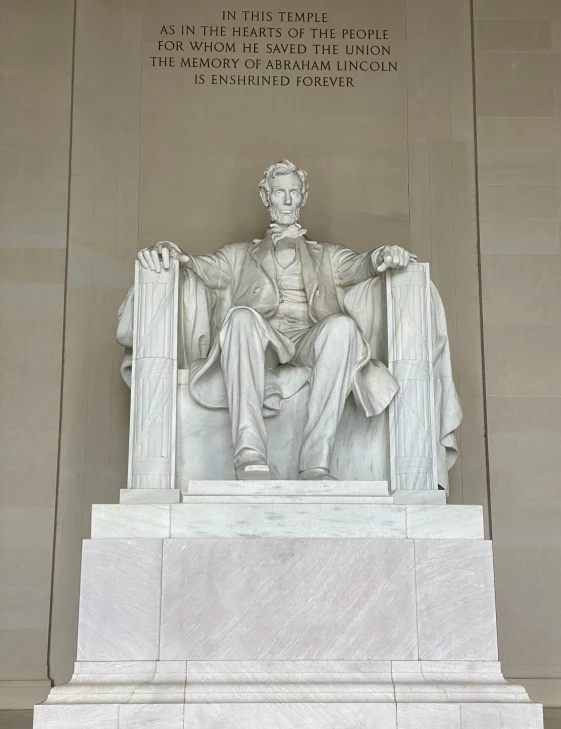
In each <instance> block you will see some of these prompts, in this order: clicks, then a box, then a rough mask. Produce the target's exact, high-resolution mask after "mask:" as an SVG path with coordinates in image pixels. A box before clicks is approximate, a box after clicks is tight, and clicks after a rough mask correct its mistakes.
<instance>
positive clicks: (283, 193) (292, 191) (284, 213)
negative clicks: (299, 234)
mask: <svg viewBox="0 0 561 729" xmlns="http://www.w3.org/2000/svg"><path fill="white" fill-rule="evenodd" d="M303 202H304V196H303V194H302V180H301V179H300V176H299V175H297V174H296V172H291V173H290V174H289V175H277V176H276V177H274V178H273V180H272V182H271V192H270V193H269V214H270V216H271V220H272V221H273V222H274V223H280V224H281V225H292V224H293V223H297V222H298V218H299V217H300V208H301V207H302V204H303Z"/></svg>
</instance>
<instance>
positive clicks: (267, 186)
mask: <svg viewBox="0 0 561 729" xmlns="http://www.w3.org/2000/svg"><path fill="white" fill-rule="evenodd" d="M292 172H296V174H297V175H298V177H299V178H300V179H301V180H302V204H304V203H305V202H306V197H307V196H308V188H309V187H310V186H309V185H308V183H307V182H306V177H307V176H308V173H307V172H305V171H304V170H299V169H297V167H296V165H295V164H293V163H292V162H290V160H287V159H283V160H281V161H280V162H275V164H273V165H269V166H268V167H267V169H266V170H265V176H264V177H263V179H262V180H261V182H260V183H259V193H260V195H261V200H263V203H264V204H265V205H266V206H267V207H269V195H270V193H271V190H272V186H271V180H273V179H274V178H275V177H276V176H277V175H290V174H291V173H292Z"/></svg>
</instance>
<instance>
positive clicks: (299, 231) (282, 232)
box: [269, 223, 308, 244]
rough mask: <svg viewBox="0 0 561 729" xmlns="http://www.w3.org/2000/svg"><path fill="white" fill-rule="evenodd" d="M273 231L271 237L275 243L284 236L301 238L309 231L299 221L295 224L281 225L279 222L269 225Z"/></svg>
mask: <svg viewBox="0 0 561 729" xmlns="http://www.w3.org/2000/svg"><path fill="white" fill-rule="evenodd" d="M269 229H270V231H271V238H272V239H273V243H275V244H276V243H277V242H278V241H279V240H282V239H283V238H301V237H302V236H304V235H306V233H307V232H308V231H307V230H306V228H302V226H301V225H300V224H299V223H294V224H293V225H279V223H273V224H272V225H270V226H269Z"/></svg>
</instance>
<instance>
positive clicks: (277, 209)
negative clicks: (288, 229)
mask: <svg viewBox="0 0 561 729" xmlns="http://www.w3.org/2000/svg"><path fill="white" fill-rule="evenodd" d="M300 208H301V206H300V205H299V206H298V207H297V208H295V209H294V210H290V211H285V210H283V209H282V206H280V205H278V206H277V205H274V204H273V203H269V215H270V216H271V220H272V221H273V223H278V224H279V225H294V223H297V222H298V220H299V219H300Z"/></svg>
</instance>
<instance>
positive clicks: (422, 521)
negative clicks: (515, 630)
mask: <svg viewBox="0 0 561 729" xmlns="http://www.w3.org/2000/svg"><path fill="white" fill-rule="evenodd" d="M441 493H442V492H440V493H439V492H436V491H435V492H415V493H411V494H407V493H405V492H401V493H399V494H397V495H396V494H394V495H391V494H389V493H388V489H387V485H386V484H385V483H384V482H308V483H306V482H298V481H295V482H263V483H259V482H245V483H238V482H190V483H189V484H188V485H187V488H186V489H185V490H184V491H183V492H179V491H174V492H172V491H167V490H162V491H161V492H160V494H157V493H154V492H150V493H148V492H146V493H144V494H142V493H141V491H140V490H138V492H132V491H131V492H124V494H123V498H122V503H121V504H119V505H113V506H97V507H94V512H93V523H92V539H91V540H86V541H85V543H84V552H83V566H82V586H81V598H80V623H79V637H78V660H77V663H76V669H75V675H74V677H73V679H72V681H71V682H70V683H69V684H66V685H65V686H60V687H57V688H55V689H53V691H52V692H51V694H50V696H49V698H48V700H47V702H46V703H45V704H43V705H41V706H38V707H37V708H36V715H35V724H34V726H35V728H36V729H86V727H87V728H88V729H94V728H95V729H98V728H103V729H144V728H145V727H154V728H156V727H158V728H160V727H161V728H162V729H219V728H220V729H307V728H308V727H309V728H310V729H312V728H313V729H363V728H364V729H421V728H422V729H499V728H501V729H503V728H505V729H542V727H543V722H542V718H541V707H540V706H539V705H536V704H532V703H530V701H529V699H528V697H527V695H526V693H525V691H524V689H523V688H522V687H519V686H513V685H510V684H508V683H507V682H506V681H505V680H504V679H503V677H502V674H501V670H500V665H499V663H498V656H497V640H496V625H495V605H494V585H493V564H492V546H491V543H490V542H489V541H485V540H484V539H483V517H482V512H481V509H480V507H474V506H446V505H444V504H442V503H441V502H440V503H439V501H441V499H442V496H441ZM423 501H424V502H425V503H422V502H423ZM162 502H164V503H162ZM415 502H416V503H415ZM419 502H421V503H419Z"/></svg>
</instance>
